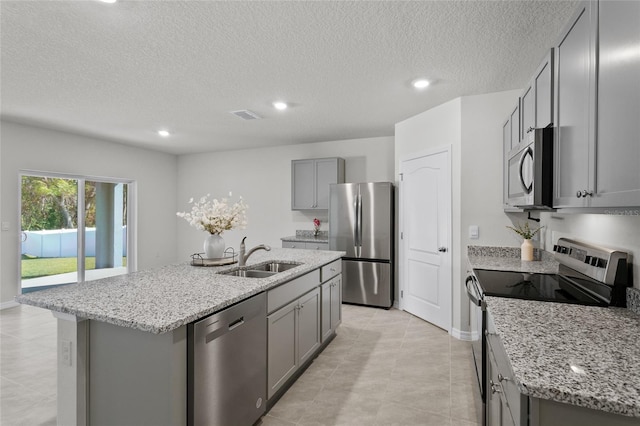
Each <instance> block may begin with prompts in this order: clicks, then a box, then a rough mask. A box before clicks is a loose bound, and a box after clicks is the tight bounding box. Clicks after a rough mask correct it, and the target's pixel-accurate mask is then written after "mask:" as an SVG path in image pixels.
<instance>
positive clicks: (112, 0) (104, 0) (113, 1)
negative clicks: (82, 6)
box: [100, 0, 118, 3]
mask: <svg viewBox="0 0 640 426" xmlns="http://www.w3.org/2000/svg"><path fill="white" fill-rule="evenodd" d="M100 1H101V2H102V3H115V2H117V1H118V0H100Z"/></svg>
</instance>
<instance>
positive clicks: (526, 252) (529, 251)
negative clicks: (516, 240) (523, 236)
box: [520, 240, 533, 261]
mask: <svg viewBox="0 0 640 426" xmlns="http://www.w3.org/2000/svg"><path fill="white" fill-rule="evenodd" d="M520 259H521V260H527V261H531V260H533V244H531V240H524V241H523V242H522V245H521V246H520Z"/></svg>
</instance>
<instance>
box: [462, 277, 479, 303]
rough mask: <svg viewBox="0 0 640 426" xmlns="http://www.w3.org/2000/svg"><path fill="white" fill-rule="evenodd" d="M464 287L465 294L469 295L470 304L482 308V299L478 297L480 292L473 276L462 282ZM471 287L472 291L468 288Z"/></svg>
mask: <svg viewBox="0 0 640 426" xmlns="http://www.w3.org/2000/svg"><path fill="white" fill-rule="evenodd" d="M464 286H465V287H466V288H467V294H468V295H469V300H471V303H473V304H474V305H477V306H482V301H481V299H482V298H481V297H480V292H479V291H478V287H477V285H476V278H475V277H474V276H473V275H469V276H468V277H467V280H466V281H465V282H464ZM471 286H473V291H472V290H471V288H470V287H471Z"/></svg>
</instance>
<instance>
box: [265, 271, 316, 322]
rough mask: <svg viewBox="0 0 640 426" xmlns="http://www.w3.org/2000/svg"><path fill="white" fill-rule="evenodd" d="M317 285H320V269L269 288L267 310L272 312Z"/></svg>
mask: <svg viewBox="0 0 640 426" xmlns="http://www.w3.org/2000/svg"><path fill="white" fill-rule="evenodd" d="M318 285H320V269H316V270H314V271H311V272H309V273H308V274H306V275H303V276H301V277H299V278H296V279H295V280H292V281H289V282H288V283H284V284H282V285H281V286H278V287H276V288H274V289H272V290H269V291H268V292H267V312H269V313H270V312H273V311H274V310H276V309H278V308H279V307H280V306H284V305H285V304H286V303H288V302H291V301H292V300H294V299H297V298H298V297H300V296H302V295H303V294H305V293H306V292H308V291H309V290H312V289H313V288H314V287H317V286H318Z"/></svg>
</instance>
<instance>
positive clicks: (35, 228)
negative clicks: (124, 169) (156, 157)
mask: <svg viewBox="0 0 640 426" xmlns="http://www.w3.org/2000/svg"><path fill="white" fill-rule="evenodd" d="M131 185H132V183H131V182H128V181H119V180H107V179H95V178H86V177H81V176H68V175H60V174H40V173H28V172H25V173H24V174H22V175H21V188H20V194H21V203H20V206H21V212H20V218H21V227H22V244H21V247H20V250H21V268H20V270H21V274H20V275H21V283H22V291H23V293H24V292H27V291H33V290H40V289H42V288H46V287H51V286H56V285H62V284H69V283H77V282H85V281H91V280H95V279H99V278H104V277H108V276H113V275H119V274H124V273H127V272H128V271H129V269H131V265H132V262H131V261H128V260H129V253H128V252H129V250H130V247H132V242H131V241H130V235H132V233H131V232H130V231H131V226H130V220H129V216H130V209H129V208H128V206H129V205H131V199H130V198H131V197H132V193H133V191H132V190H131Z"/></svg>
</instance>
